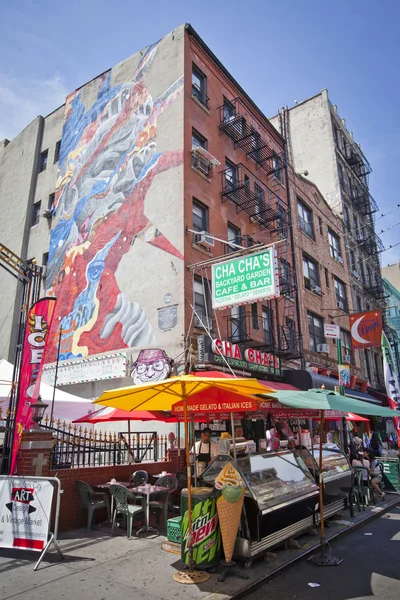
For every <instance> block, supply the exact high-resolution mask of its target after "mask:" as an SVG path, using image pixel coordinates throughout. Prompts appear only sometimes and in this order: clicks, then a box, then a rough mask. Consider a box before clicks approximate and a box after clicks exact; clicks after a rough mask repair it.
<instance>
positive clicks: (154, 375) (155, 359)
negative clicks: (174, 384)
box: [131, 348, 172, 385]
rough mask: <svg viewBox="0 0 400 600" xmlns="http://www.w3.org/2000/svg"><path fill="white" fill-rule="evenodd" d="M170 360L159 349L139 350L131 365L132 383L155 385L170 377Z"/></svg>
mask: <svg viewBox="0 0 400 600" xmlns="http://www.w3.org/2000/svg"><path fill="white" fill-rule="evenodd" d="M171 371H172V359H171V358H169V356H167V355H166V353H165V351H164V350H160V349H159V348H154V349H149V350H141V351H140V352H139V355H138V357H137V359H136V360H135V362H134V363H133V367H132V372H131V377H132V379H133V383H135V384H136V385H138V384H139V385H140V384H142V383H155V382H156V381H163V380H164V379H167V377H169V376H170V374H171Z"/></svg>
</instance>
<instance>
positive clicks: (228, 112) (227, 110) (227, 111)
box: [224, 98, 236, 123]
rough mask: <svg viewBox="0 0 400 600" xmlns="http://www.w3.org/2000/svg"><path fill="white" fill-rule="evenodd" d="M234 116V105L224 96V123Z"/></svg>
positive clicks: (231, 119)
mask: <svg viewBox="0 0 400 600" xmlns="http://www.w3.org/2000/svg"><path fill="white" fill-rule="evenodd" d="M235 117H236V107H235V105H234V104H233V102H229V100H227V99H226V98H224V123H229V121H233V120H234V119H235Z"/></svg>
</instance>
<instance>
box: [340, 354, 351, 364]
mask: <svg viewBox="0 0 400 600" xmlns="http://www.w3.org/2000/svg"><path fill="white" fill-rule="evenodd" d="M342 361H343V362H344V363H345V364H346V365H349V364H350V363H351V356H350V354H345V355H344V356H343V358H342Z"/></svg>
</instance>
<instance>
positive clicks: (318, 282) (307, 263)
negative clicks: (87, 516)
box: [303, 254, 321, 292]
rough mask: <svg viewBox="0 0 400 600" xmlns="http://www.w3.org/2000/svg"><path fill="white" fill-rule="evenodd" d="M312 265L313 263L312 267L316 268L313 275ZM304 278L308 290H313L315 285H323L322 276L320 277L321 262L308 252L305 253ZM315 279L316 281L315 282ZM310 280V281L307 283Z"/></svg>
mask: <svg viewBox="0 0 400 600" xmlns="http://www.w3.org/2000/svg"><path fill="white" fill-rule="evenodd" d="M310 265H312V267H313V268H314V267H315V270H314V275H315V276H313V277H311V274H312V270H313V269H310ZM306 271H307V273H308V276H307V274H306ZM303 278H304V287H305V289H306V290H309V291H310V292H311V291H312V288H313V287H319V288H320V287H321V277H320V273H319V264H318V263H317V262H316V261H315V260H314V259H312V258H311V257H310V256H308V254H303ZM313 279H314V282H313ZM307 281H308V283H307Z"/></svg>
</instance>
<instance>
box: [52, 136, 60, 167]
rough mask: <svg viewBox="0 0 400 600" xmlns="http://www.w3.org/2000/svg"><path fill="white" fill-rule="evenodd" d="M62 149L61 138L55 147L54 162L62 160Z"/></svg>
mask: <svg viewBox="0 0 400 600" xmlns="http://www.w3.org/2000/svg"><path fill="white" fill-rule="evenodd" d="M60 151H61V140H58V142H56V145H55V148H54V160H53V164H54V165H55V164H57V163H58V161H59V160H60Z"/></svg>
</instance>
